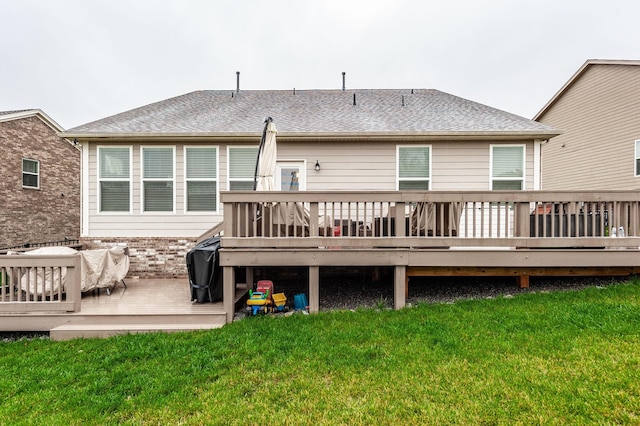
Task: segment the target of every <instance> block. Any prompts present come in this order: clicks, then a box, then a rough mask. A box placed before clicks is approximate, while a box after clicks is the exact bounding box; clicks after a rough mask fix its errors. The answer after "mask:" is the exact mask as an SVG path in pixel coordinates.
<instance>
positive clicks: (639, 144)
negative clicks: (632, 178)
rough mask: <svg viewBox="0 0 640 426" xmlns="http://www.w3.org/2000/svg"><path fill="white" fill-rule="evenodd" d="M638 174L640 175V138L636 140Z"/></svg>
mask: <svg viewBox="0 0 640 426" xmlns="http://www.w3.org/2000/svg"><path fill="white" fill-rule="evenodd" d="M636 176H640V140H637V141H636Z"/></svg>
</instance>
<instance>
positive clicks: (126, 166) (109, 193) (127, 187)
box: [98, 147, 131, 212]
mask: <svg viewBox="0 0 640 426" xmlns="http://www.w3.org/2000/svg"><path fill="white" fill-rule="evenodd" d="M98 162H99V170H98V180H99V188H100V211H103V212H128V211H129V210H130V208H129V201H130V199H131V197H130V191H131V182H130V150H129V147H108V148H107V147H101V148H99V149H98Z"/></svg>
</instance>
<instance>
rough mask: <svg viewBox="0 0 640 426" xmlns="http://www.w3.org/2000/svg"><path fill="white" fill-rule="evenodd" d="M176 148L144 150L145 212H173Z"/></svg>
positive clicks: (143, 204)
mask: <svg viewBox="0 0 640 426" xmlns="http://www.w3.org/2000/svg"><path fill="white" fill-rule="evenodd" d="M173 158H174V148H173V147H170V148H142V206H143V211H145V212H172V211H174V202H173V188H174V184H173V176H174V170H173V169H174V160H173Z"/></svg>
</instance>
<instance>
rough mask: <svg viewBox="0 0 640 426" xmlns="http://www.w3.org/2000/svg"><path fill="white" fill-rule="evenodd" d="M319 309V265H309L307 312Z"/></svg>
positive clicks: (313, 312) (315, 311)
mask: <svg viewBox="0 0 640 426" xmlns="http://www.w3.org/2000/svg"><path fill="white" fill-rule="evenodd" d="M319 311H320V267H319V266H309V312H310V313H312V314H317V313H318V312H319Z"/></svg>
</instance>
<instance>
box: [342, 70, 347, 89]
mask: <svg viewBox="0 0 640 426" xmlns="http://www.w3.org/2000/svg"><path fill="white" fill-rule="evenodd" d="M346 74H347V73H346V72H344V71H342V91H343V92H344V91H345V90H347V86H346V84H345V82H346V80H345V75H346Z"/></svg>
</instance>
